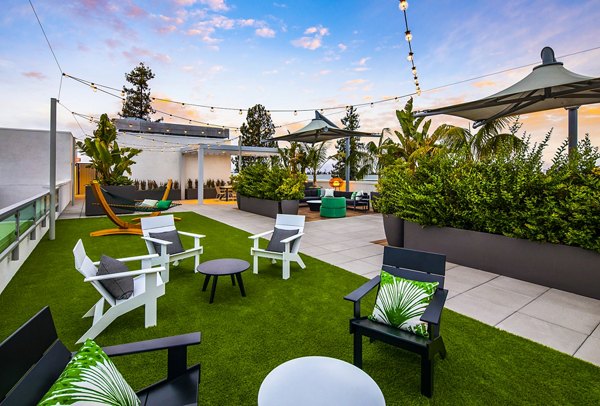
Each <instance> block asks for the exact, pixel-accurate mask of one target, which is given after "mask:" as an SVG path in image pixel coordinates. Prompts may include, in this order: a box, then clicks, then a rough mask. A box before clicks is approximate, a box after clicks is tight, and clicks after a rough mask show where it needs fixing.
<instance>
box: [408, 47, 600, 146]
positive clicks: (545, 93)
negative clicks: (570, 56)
mask: <svg viewBox="0 0 600 406" xmlns="http://www.w3.org/2000/svg"><path fill="white" fill-rule="evenodd" d="M541 57H542V64H541V65H538V66H536V67H534V68H533V71H532V72H531V73H530V74H529V75H527V76H526V77H525V78H523V79H522V80H520V81H519V82H517V83H515V84H514V85H512V86H509V87H508V88H506V89H505V90H502V91H501V92H498V93H496V94H493V95H491V96H488V97H485V98H483V99H480V100H476V101H472V102H468V103H461V104H456V105H454V106H447V107H442V108H438V109H431V110H423V111H420V112H417V113H416V114H415V116H417V117H424V116H432V115H438V114H449V115H453V116H458V117H462V118H466V119H469V120H473V121H475V123H474V125H473V127H474V128H477V127H479V126H482V125H484V124H486V123H487V122H489V121H491V120H495V119H497V118H500V117H507V116H515V115H519V114H526V113H534V112H538V111H545V110H551V109H556V108H565V109H566V110H567V111H568V112H569V150H570V151H571V150H573V149H574V148H576V147H577V109H578V108H579V106H582V105H585V104H594V103H600V77H597V78H592V77H589V76H583V75H579V74H577V73H574V72H571V71H569V70H567V69H565V68H564V67H563V63H562V62H557V61H556V58H555V57H554V51H553V50H552V48H550V47H545V48H544V49H542V52H541Z"/></svg>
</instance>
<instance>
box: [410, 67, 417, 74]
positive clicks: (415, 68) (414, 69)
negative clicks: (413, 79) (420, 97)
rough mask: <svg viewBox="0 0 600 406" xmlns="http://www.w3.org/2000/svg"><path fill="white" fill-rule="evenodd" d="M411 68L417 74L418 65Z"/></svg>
mask: <svg viewBox="0 0 600 406" xmlns="http://www.w3.org/2000/svg"><path fill="white" fill-rule="evenodd" d="M410 70H411V71H412V73H413V75H415V76H417V67H416V66H413V67H412V68H411V69H410Z"/></svg>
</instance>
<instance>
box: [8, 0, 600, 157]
mask: <svg viewBox="0 0 600 406" xmlns="http://www.w3.org/2000/svg"><path fill="white" fill-rule="evenodd" d="M32 2H33V5H34V7H35V9H36V11H37V14H38V16H39V18H40V20H41V23H42V25H43V27H44V30H45V32H46V34H47V36H48V39H49V41H50V43H51V45H52V47H53V49H54V52H55V54H56V58H57V60H58V64H59V65H60V69H59V67H58V66H57V63H56V62H55V60H54V58H53V56H52V53H51V52H50V50H49V47H48V44H47V43H46V40H45V38H44V35H43V34H42V31H41V29H40V26H39V25H38V22H37V20H36V17H35V15H34V13H33V11H32V8H31V6H30V4H29V2H28V1H25V0H20V1H17V0H4V1H3V14H2V16H0V90H1V94H2V95H3V97H2V98H0V127H12V128H32V129H47V128H48V127H49V110H50V98H52V97H55V98H58V99H59V100H60V103H61V106H59V115H58V128H59V129H60V130H70V131H72V132H73V133H74V135H76V136H77V137H82V136H83V135H84V132H85V133H91V131H92V130H93V128H94V127H95V126H94V125H93V124H92V123H90V122H88V121H86V120H82V119H79V124H78V123H77V122H76V120H75V119H74V117H73V116H72V114H71V113H70V112H76V113H80V114H83V115H93V116H95V117H98V116H99V115H100V114H102V113H107V114H109V116H111V117H116V115H117V113H118V112H119V111H120V109H121V102H120V100H119V99H118V98H116V97H112V96H110V95H107V94H105V93H103V92H100V91H96V92H94V91H93V90H92V89H91V87H90V86H86V85H82V84H81V83H79V82H77V81H75V80H73V79H71V78H68V77H64V78H63V77H62V76H61V70H62V72H64V73H66V74H68V75H71V76H74V77H77V78H81V79H84V80H86V81H89V82H94V83H97V84H101V85H106V86H110V87H113V88H117V89H120V88H121V87H122V86H123V85H125V84H126V82H125V73H127V72H129V71H131V70H132V69H133V68H134V67H135V66H136V65H137V64H138V63H139V62H144V63H146V64H147V65H149V66H150V67H151V69H152V71H153V72H154V74H155V78H154V79H153V80H152V81H150V87H151V90H152V96H154V97H157V98H164V99H169V100H177V101H182V102H185V103H195V104H203V105H207V106H215V107H229V108H233V109H234V110H233V111H222V110H219V109H216V110H215V111H214V112H211V111H210V109H209V108H197V107H191V106H188V105H186V106H182V105H181V104H174V103H164V102H156V103H155V108H157V109H159V110H162V111H165V112H168V113H172V114H176V115H181V116H185V117H187V118H189V119H193V120H199V121H205V122H209V123H214V124H217V125H225V126H233V127H238V126H240V125H241V124H242V122H243V120H244V118H245V115H239V113H238V109H244V110H246V109H248V108H249V107H251V106H253V105H255V104H257V103H260V104H263V105H264V106H265V107H266V108H267V109H269V110H278V109H289V110H301V109H311V110H314V109H321V108H329V107H337V106H347V105H355V104H359V103H370V102H371V101H376V100H381V99H384V98H393V97H400V96H405V95H410V94H411V93H413V92H414V89H415V86H414V83H413V78H412V73H411V65H410V63H409V62H408V61H407V59H406V56H407V54H408V45H407V42H406V41H405V39H404V31H405V26H404V18H403V15H402V12H401V11H400V10H399V9H398V1H397V0H371V1H368V0H343V1H342V0H327V1H323V0H321V1H317V0H313V1H310V0H302V1H301V0H295V1H291V0H287V1H286V0H278V1H263V0H253V1H242V0H151V1H141V0H118V1H117V0H80V1H74V0H62V1H56V0H32ZM407 16H408V23H409V28H410V30H411V32H412V35H413V40H412V46H413V51H414V54H415V65H416V67H417V72H418V76H419V82H420V86H421V89H422V94H421V96H415V101H414V103H415V108H416V109H419V110H420V109H426V108H434V107H442V106H446V105H450V104H453V103H458V102H466V101H470V100H475V99H478V98H481V97H485V96H488V95H490V94H493V93H496V92H498V91H500V90H502V89H504V88H505V87H507V86H508V85H510V84H512V83H514V82H516V81H518V80H520V79H521V78H523V77H524V76H526V75H527V74H528V73H529V72H531V69H532V68H533V66H534V64H537V63H539V62H540V51H541V49H542V48H543V47H544V46H551V47H552V48H553V49H554V50H555V53H556V56H557V58H558V59H559V60H560V61H562V62H564V65H565V67H566V68H567V69H569V70H572V71H574V72H577V73H579V74H583V75H587V76H593V77H598V76H600V49H593V48H596V47H600V26H598V24H597V21H598V20H600V7H598V2H597V1H593V0H590V1H584V0H574V1H554V0H543V1H541V0H520V1H519V0H515V1H513V0H508V1H491V0H490V1H472V0H452V1H450V0H412V1H409V7H408V10H407ZM589 49H592V50H590V51H587V52H581V51H586V50H589ZM574 53H577V54H576V55H571V56H565V55H570V54H574ZM563 56H564V57H563ZM518 67H521V68H519V69H513V70H510V71H507V72H504V73H501V74H495V75H489V74H492V73H494V72H499V71H504V70H507V69H512V68H518ZM484 75H489V76H485V77H482V76H484ZM474 78H479V79H474ZM61 79H62V80H61ZM470 79H474V80H470ZM463 81H464V82H463ZM455 82H463V83H460V84H456V85H452V84H453V83H455ZM446 85H450V86H446ZM440 87H441V88H440ZM406 100H407V98H406V97H400V99H399V101H398V102H394V101H392V102H387V103H381V104H375V105H374V106H373V107H370V105H367V106H365V107H363V108H360V109H359V110H358V112H359V114H360V122H361V128H360V129H361V130H362V131H369V132H377V133H378V132H381V130H382V129H383V128H392V129H394V128H397V127H398V122H397V119H396V116H395V110H397V109H401V108H402V107H403V106H404V103H405V102H406ZM325 115H326V116H328V117H329V118H331V119H332V120H333V121H334V122H338V123H339V119H340V118H341V117H343V109H340V110H333V111H327V112H326V113H325ZM313 116H314V112H312V111H308V112H298V114H297V115H295V114H294V113H293V112H286V113H273V114H272V118H273V121H274V123H275V125H276V126H278V128H277V135H283V134H286V133H287V131H294V130H296V129H298V128H300V127H302V126H303V125H305V124H307V123H308V121H309V120H310V119H311V118H312V117H313ZM160 117H165V114H162V113H157V114H156V115H155V116H154V117H153V118H154V119H158V118H160ZM165 121H167V122H179V123H185V121H182V120H176V119H170V118H169V117H168V116H167V117H165ZM521 121H522V122H523V127H522V129H521V131H522V132H523V131H526V132H527V133H528V134H531V137H532V140H533V141H540V140H541V139H543V137H544V135H545V134H546V133H547V132H548V131H549V130H550V129H553V135H552V138H551V140H550V144H549V147H548V148H547V151H546V154H545V158H546V159H547V160H549V159H550V158H551V156H552V154H553V153H554V151H555V150H556V148H557V147H558V146H559V145H560V144H561V142H562V141H563V140H564V139H565V138H566V134H567V113H566V111H564V110H552V111H547V112H541V113H535V114H528V115H526V116H522V117H521ZM433 122H434V125H438V124H441V123H450V124H455V125H460V126H463V127H466V126H468V125H469V123H470V122H469V121H468V120H464V119H459V118H454V117H451V116H439V117H434V118H433ZM290 123H291V124H290ZM599 123H600V105H598V104H596V105H590V106H584V107H581V108H580V110H579V134H580V137H582V136H583V135H584V134H586V133H589V134H590V137H591V139H592V143H593V144H595V145H599V146H600V131H598V130H599ZM82 128H83V131H84V132H82ZM232 136H235V134H232Z"/></svg>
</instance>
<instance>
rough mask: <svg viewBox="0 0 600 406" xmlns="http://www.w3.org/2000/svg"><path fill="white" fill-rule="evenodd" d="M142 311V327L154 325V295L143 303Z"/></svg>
mask: <svg viewBox="0 0 600 406" xmlns="http://www.w3.org/2000/svg"><path fill="white" fill-rule="evenodd" d="M144 312H145V320H144V327H146V328H148V327H154V326H156V297H153V298H152V300H150V301H149V302H147V303H146V304H145V305H144Z"/></svg>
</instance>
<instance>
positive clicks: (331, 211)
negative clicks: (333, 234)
mask: <svg viewBox="0 0 600 406" xmlns="http://www.w3.org/2000/svg"><path fill="white" fill-rule="evenodd" d="M321 217H332V218H337V217H346V198H345V197H323V198H321Z"/></svg>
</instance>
